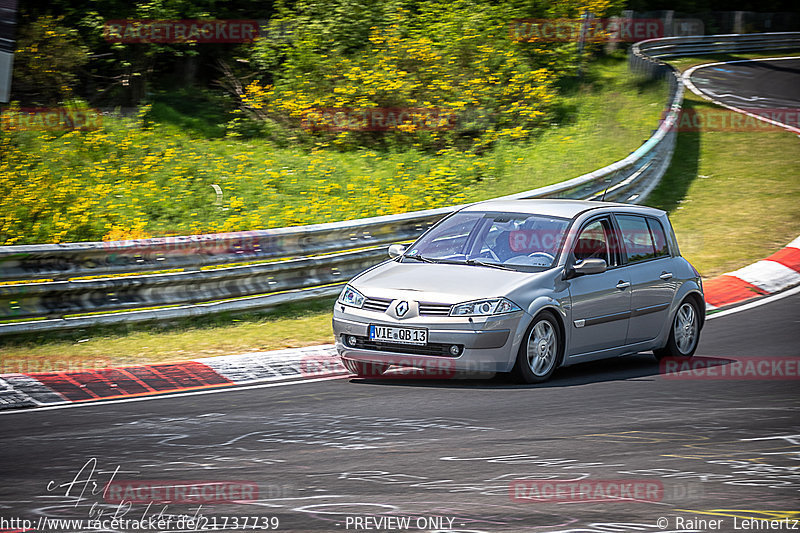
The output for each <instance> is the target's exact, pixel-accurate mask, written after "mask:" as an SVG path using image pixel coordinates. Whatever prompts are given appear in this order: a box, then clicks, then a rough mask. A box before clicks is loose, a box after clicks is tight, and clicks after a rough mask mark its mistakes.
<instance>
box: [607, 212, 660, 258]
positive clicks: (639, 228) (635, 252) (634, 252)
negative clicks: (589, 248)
mask: <svg viewBox="0 0 800 533" xmlns="http://www.w3.org/2000/svg"><path fill="white" fill-rule="evenodd" d="M616 217H617V224H619V230H620V233H621V234H622V242H623V245H624V248H625V255H626V257H627V258H628V263H638V262H640V261H647V260H648V259H653V258H654V257H656V247H655V244H654V243H653V236H652V235H651V234H650V227H649V226H648V225H647V219H646V218H644V217H640V216H636V215H616ZM662 232H663V230H662Z"/></svg>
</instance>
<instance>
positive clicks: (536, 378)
mask: <svg viewBox="0 0 800 533" xmlns="http://www.w3.org/2000/svg"><path fill="white" fill-rule="evenodd" d="M560 355H561V331H560V330H559V329H558V323H557V322H556V318H555V317H554V316H553V314H552V313H551V312H549V311H542V312H541V313H539V314H538V315H536V318H534V319H533V322H531V325H530V326H529V327H528V331H527V332H526V333H525V340H524V341H523V343H522V344H521V345H520V347H519V353H518V354H517V362H516V364H515V365H514V370H513V373H514V376H515V377H516V378H517V380H518V381H522V382H523V383H541V382H543V381H547V380H548V379H550V376H552V375H553V372H555V370H556V367H557V366H558V362H559V358H560Z"/></svg>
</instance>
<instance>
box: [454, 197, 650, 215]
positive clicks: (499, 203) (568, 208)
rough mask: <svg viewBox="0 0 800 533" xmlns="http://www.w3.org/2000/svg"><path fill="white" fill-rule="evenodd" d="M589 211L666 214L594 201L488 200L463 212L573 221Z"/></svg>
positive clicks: (638, 206) (637, 207)
mask: <svg viewBox="0 0 800 533" xmlns="http://www.w3.org/2000/svg"><path fill="white" fill-rule="evenodd" d="M589 210H603V211H614V212H621V211H626V212H629V213H640V214H643V215H651V216H656V217H660V216H661V215H664V214H665V212H664V211H662V210H660V209H655V208H653V207H646V206H642V205H633V204H620V203H615V202H597V201H593V200H557V199H529V200H488V201H486V202H478V203H476V204H472V205H470V206H467V207H465V208H464V209H463V210H462V211H492V212H498V211H499V212H502V213H525V214H532V215H545V216H553V217H562V218H570V219H571V218H575V217H576V216H578V215H580V214H581V213H583V212H585V211H589Z"/></svg>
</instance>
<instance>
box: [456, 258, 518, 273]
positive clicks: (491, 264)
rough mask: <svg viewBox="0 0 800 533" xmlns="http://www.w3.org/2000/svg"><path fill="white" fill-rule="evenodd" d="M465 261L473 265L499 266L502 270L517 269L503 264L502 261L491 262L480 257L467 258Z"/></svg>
mask: <svg viewBox="0 0 800 533" xmlns="http://www.w3.org/2000/svg"><path fill="white" fill-rule="evenodd" d="M464 263H465V264H467V265H472V266H482V267H489V268H499V269H500V270H516V269H514V268H511V267H507V266H505V265H501V264H500V263H489V262H488V261H481V260H480V259H467V260H466V261H464Z"/></svg>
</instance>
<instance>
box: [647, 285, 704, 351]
mask: <svg viewBox="0 0 800 533" xmlns="http://www.w3.org/2000/svg"><path fill="white" fill-rule="evenodd" d="M699 339H700V314H699V311H698V310H697V304H696V303H694V301H693V300H692V299H691V298H687V299H685V300H684V301H683V302H681V305H680V307H678V311H677V312H676V313H675V318H673V319H672V327H671V328H670V331H669V340H668V341H667V345H666V346H665V347H663V348H659V349H657V350H653V353H654V354H655V356H656V359H659V360H661V359H663V358H665V357H691V356H693V355H694V352H695V350H697V341H698V340H699Z"/></svg>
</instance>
